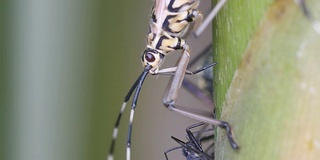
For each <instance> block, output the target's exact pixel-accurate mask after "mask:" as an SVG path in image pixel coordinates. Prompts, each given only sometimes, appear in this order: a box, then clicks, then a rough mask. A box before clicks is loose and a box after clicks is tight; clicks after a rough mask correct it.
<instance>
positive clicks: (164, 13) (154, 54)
mask: <svg viewBox="0 0 320 160" xmlns="http://www.w3.org/2000/svg"><path fill="white" fill-rule="evenodd" d="M198 5H199V0H162V1H161V0H156V1H155V2H154V6H153V8H152V16H151V19H150V24H149V33H148V37H147V49H146V50H145V51H144V53H143V55H142V63H143V65H144V66H146V65H148V64H149V65H151V66H152V69H151V70H150V73H151V74H156V73H157V71H159V68H160V66H161V64H162V63H163V61H164V56H166V55H168V54H169V53H170V52H171V51H174V50H180V49H188V45H187V44H186V42H185V40H184V39H182V38H181V37H183V36H184V35H185V34H186V33H187V32H188V31H189V26H190V23H191V22H193V21H195V19H196V18H202V15H201V14H200V13H199V11H198V10H197V9H196V8H197V7H198Z"/></svg>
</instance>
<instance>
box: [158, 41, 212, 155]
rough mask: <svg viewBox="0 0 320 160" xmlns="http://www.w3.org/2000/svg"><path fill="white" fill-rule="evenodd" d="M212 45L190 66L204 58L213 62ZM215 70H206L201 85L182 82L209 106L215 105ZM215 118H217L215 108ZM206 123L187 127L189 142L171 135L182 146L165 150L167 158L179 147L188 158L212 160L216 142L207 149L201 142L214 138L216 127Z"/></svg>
mask: <svg viewBox="0 0 320 160" xmlns="http://www.w3.org/2000/svg"><path fill="white" fill-rule="evenodd" d="M212 54H213V51H212V45H209V46H207V47H206V48H205V49H204V51H202V52H201V53H200V54H199V55H197V56H196V57H195V58H194V59H193V60H192V61H190V63H189V66H188V67H191V66H193V65H195V63H198V61H200V59H205V60H204V65H208V64H210V63H212ZM212 83H213V70H212V68H210V69H207V70H205V71H204V73H203V75H202V78H201V79H200V83H199V84H200V85H198V86H197V85H195V84H193V83H192V82H191V81H189V80H188V79H184V81H183V82H182V86H183V87H184V88H185V89H187V90H188V91H189V92H190V93H192V94H193V95H194V96H195V97H197V98H198V99H199V100H201V101H202V102H204V103H206V104H207V105H208V106H211V107H212V106H214V104H213V101H212V97H213V86H212ZM212 117H213V118H215V110H214V109H213V115H212ZM205 125H206V123H203V122H200V123H197V124H193V125H191V126H189V127H187V128H186V132H187V142H184V141H182V140H180V139H178V138H176V137H173V136H171V138H172V139H173V140H174V141H176V142H177V143H178V144H180V146H178V147H174V148H171V149H168V150H166V151H165V152H164V154H165V157H166V159H167V160H168V153H169V152H172V151H174V150H177V149H182V154H183V156H184V157H185V158H186V159H187V160H209V159H210V160H212V159H213V157H214V155H213V154H214V153H212V154H211V156H210V155H209V154H208V150H209V149H212V148H213V145H214V143H212V145H209V146H208V147H207V150H204V149H203V147H202V145H201V142H202V141H207V140H213V138H214V134H213V131H214V128H213V126H209V127H211V128H209V129H205V127H207V126H205ZM200 126H203V127H202V129H201V130H199V131H197V132H191V129H193V128H196V127H200ZM206 132H210V135H205V136H203V135H202V134H203V133H206Z"/></svg>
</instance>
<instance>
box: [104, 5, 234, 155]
mask: <svg viewBox="0 0 320 160" xmlns="http://www.w3.org/2000/svg"><path fill="white" fill-rule="evenodd" d="M199 1H200V0H155V1H154V5H153V8H152V14H151V15H152V16H151V18H150V23H149V32H148V36H147V48H146V50H145V51H144V52H143V54H142V57H141V60H142V64H143V66H144V71H143V72H142V73H141V75H140V76H139V77H138V79H137V80H136V81H135V83H134V84H133V85H132V87H131V89H130V90H129V92H128V94H127V96H126V97H125V99H124V102H123V104H122V107H121V110H120V113H119V115H118V118H117V121H116V124H115V127H114V131H113V138H112V142H111V147H110V150H109V155H108V159H109V160H112V159H113V151H114V146H115V140H116V138H117V135H118V126H119V124H120V120H121V117H122V113H123V111H124V110H125V107H126V104H127V102H128V100H129V99H130V97H131V95H132V94H133V92H134V90H135V93H134V96H133V100H132V105H131V111H130V117H129V126H128V137H127V149H126V159H127V160H129V159H130V157H131V132H132V123H133V118H134V111H135V108H136V106H137V101H138V97H139V93H140V90H141V87H142V85H143V82H144V80H145V78H146V76H147V75H148V73H150V74H152V75H172V78H171V80H170V82H169V85H168V88H167V90H166V92H165V95H164V97H163V104H164V105H165V107H166V108H168V109H169V110H171V111H173V112H175V113H178V114H180V115H183V116H186V117H189V118H193V119H196V120H199V121H202V122H206V123H209V124H212V125H217V126H219V127H221V128H224V129H225V130H226V131H227V136H228V139H229V142H230V144H231V146H232V148H234V149H237V148H238V145H237V144H236V142H235V141H234V139H233V136H232V132H231V127H230V126H229V124H228V123H227V122H224V121H218V120H216V119H213V118H211V117H206V116H202V115H198V114H195V113H192V112H188V111H186V110H183V109H180V108H177V107H176V106H175V105H174V103H175V101H176V99H177V96H178V92H179V88H180V87H181V84H182V81H183V79H184V76H185V75H186V74H189V75H194V74H197V73H199V72H201V71H204V70H206V69H208V68H210V67H212V66H214V65H215V63H212V64H210V65H208V66H205V67H202V68H200V69H197V70H195V71H189V70H187V65H188V62H189V58H190V54H189V53H190V50H189V45H188V44H187V43H186V41H185V40H184V39H183V38H182V37H183V36H185V35H186V33H187V32H188V31H189V30H190V24H194V26H198V25H199V24H200V21H201V20H202V15H201V13H200V12H199V11H198V10H197V7H198V5H199ZM225 2H226V0H221V1H219V3H218V4H217V5H216V6H215V8H214V9H213V10H212V11H211V13H210V14H209V16H208V18H209V19H208V18H207V19H206V20H205V21H204V22H203V23H202V24H201V25H200V26H199V27H198V29H197V30H196V31H195V35H198V34H201V32H202V31H201V30H203V28H205V27H206V25H208V24H209V23H208V22H210V21H211V20H212V18H213V17H215V15H216V14H217V12H218V11H219V10H220V9H221V7H222V6H223V5H224V4H225ZM210 16H211V17H210ZM176 50H181V51H182V54H181V56H180V59H179V61H178V64H177V66H175V67H171V68H165V69H161V70H160V66H161V65H162V63H163V61H164V58H165V56H167V55H168V54H169V53H170V52H172V51H176Z"/></svg>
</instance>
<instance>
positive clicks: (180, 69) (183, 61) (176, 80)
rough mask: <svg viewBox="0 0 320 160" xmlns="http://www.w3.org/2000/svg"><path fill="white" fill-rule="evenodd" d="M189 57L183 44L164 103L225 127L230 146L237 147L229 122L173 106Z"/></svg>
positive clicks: (175, 110)
mask: <svg viewBox="0 0 320 160" xmlns="http://www.w3.org/2000/svg"><path fill="white" fill-rule="evenodd" d="M189 58H190V55H189V48H188V46H185V47H184V51H183V54H182V55H181V57H180V60H179V63H178V65H177V70H176V72H175V75H174V76H173V77H172V78H171V81H170V83H169V85H168V88H167V90H166V92H165V96H164V98H163V103H164V105H165V106H166V107H167V108H168V109H170V110H172V111H174V112H176V113H178V114H181V115H183V116H186V117H189V118H193V119H196V120H199V121H202V122H206V123H209V124H212V125H216V126H219V127H221V128H224V129H226V131H227V136H228V139H229V142H230V144H231V146H232V148H234V149H237V148H239V146H238V145H237V144H236V142H235V141H234V139H233V136H232V131H231V127H230V126H229V124H228V123H227V122H224V121H218V120H216V119H213V118H209V117H206V116H203V115H199V114H196V113H192V112H188V111H186V110H183V109H179V108H176V107H175V106H174V103H175V101H176V99H177V96H178V92H179V89H180V87H181V84H182V81H183V79H184V76H185V73H186V70H187V64H188V62H189Z"/></svg>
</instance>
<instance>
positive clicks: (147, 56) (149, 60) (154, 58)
mask: <svg viewBox="0 0 320 160" xmlns="http://www.w3.org/2000/svg"><path fill="white" fill-rule="evenodd" d="M144 57H145V59H146V60H147V61H148V62H154V61H155V60H156V57H154V55H153V54H152V53H146V54H145V55H144Z"/></svg>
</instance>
